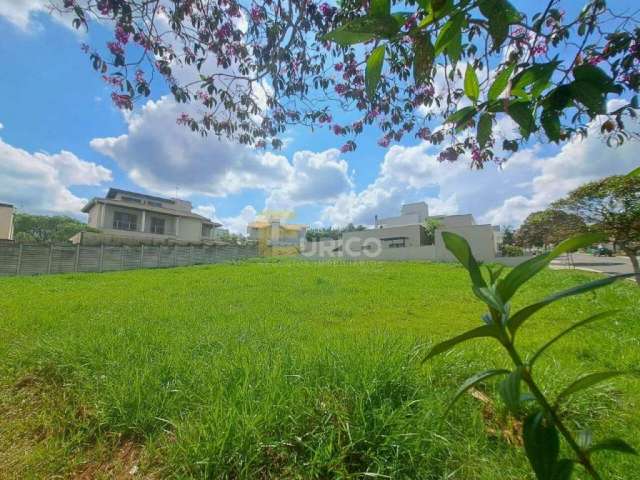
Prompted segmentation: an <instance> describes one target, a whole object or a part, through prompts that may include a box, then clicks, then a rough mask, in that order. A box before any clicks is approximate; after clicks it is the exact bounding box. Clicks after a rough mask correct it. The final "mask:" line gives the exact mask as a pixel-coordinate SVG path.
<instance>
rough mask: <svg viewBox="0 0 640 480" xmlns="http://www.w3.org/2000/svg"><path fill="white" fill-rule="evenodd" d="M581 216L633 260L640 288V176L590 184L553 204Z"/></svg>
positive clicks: (608, 179)
mask: <svg viewBox="0 0 640 480" xmlns="http://www.w3.org/2000/svg"><path fill="white" fill-rule="evenodd" d="M553 206H554V208H559V209H562V210H563V211H566V212H569V213H570V214H572V215H576V216H579V217H580V218H581V219H582V220H583V221H584V222H585V223H586V224H588V225H589V226H590V227H591V228H592V229H594V230H599V231H601V232H603V233H604V234H605V235H607V236H608V237H609V239H611V241H612V242H614V243H615V244H616V245H617V246H618V247H619V248H620V249H621V250H622V251H623V252H624V253H625V254H626V255H627V256H628V257H629V260H631V265H632V266H633V271H634V272H635V274H636V282H637V283H638V285H640V265H639V263H638V253H640V175H627V176H623V175H616V176H612V177H607V178H603V179H602V180H598V181H595V182H590V183H587V184H585V185H583V186H581V187H579V188H577V189H575V190H574V191H572V192H571V193H569V195H567V197H566V198H563V199H562V200H559V201H557V202H555V203H554V204H553Z"/></svg>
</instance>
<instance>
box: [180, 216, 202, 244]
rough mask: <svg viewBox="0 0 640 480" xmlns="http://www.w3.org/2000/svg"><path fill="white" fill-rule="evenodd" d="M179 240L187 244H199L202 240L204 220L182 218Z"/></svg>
mask: <svg viewBox="0 0 640 480" xmlns="http://www.w3.org/2000/svg"><path fill="white" fill-rule="evenodd" d="M178 239H179V240H182V241H186V242H199V241H200V240H202V220H198V219H197V218H190V217H180V228H179V231H178Z"/></svg>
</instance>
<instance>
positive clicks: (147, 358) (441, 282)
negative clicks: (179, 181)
mask: <svg viewBox="0 0 640 480" xmlns="http://www.w3.org/2000/svg"><path fill="white" fill-rule="evenodd" d="M595 276H596V275H594V274H589V273H584V272H582V273H580V272H570V271H545V272H542V273H541V274H540V275H538V277H536V279H535V280H534V281H533V282H531V283H530V284H529V285H527V286H526V287H524V288H523V289H522V293H521V294H519V295H518V296H516V300H515V303H516V305H515V306H516V307H517V306H518V305H522V304H523V303H524V302H530V301H532V300H535V299H539V298H542V297H543V296H545V295H547V294H548V293H550V292H552V291H554V290H557V289H560V288H568V287H570V286H573V285H576V284H578V283H580V282H583V281H585V280H587V279H589V278H594V277H595ZM611 308H619V309H621V311H620V313H619V314H618V315H617V316H616V317H614V318H613V319H612V320H604V321H602V322H599V323H598V322H597V323H594V324H592V325H590V326H588V327H585V328H584V329H582V330H577V331H576V332H575V333H572V334H571V335H570V336H568V337H566V338H565V339H563V340H562V341H561V342H559V343H558V344H556V345H555V346H554V347H553V348H552V349H551V350H550V351H549V354H548V356H547V357H546V358H545V359H544V361H541V362H540V363H539V364H538V366H537V367H536V373H537V374H538V376H539V377H540V378H541V380H542V382H541V383H542V384H543V385H544V387H545V389H546V390H547V391H549V392H551V393H553V392H557V391H558V390H559V389H560V388H561V386H563V385H564V384H566V383H567V382H568V381H570V380H572V379H573V378H575V377H576V376H578V375H580V374H583V373H586V372H593V371H596V370H599V369H610V368H637V367H638V365H639V364H640V340H639V339H640V289H638V288H637V287H636V286H635V285H634V284H632V283H631V282H618V283H617V284H615V285H613V286H611V287H607V288H605V289H603V290H600V291H598V292H597V293H596V294H593V293H589V294H586V295H583V296H581V297H575V298H572V299H567V300H563V301H560V302H558V303H557V304H554V305H552V306H550V307H547V308H546V309H543V310H542V311H541V312H540V313H538V314H537V315H536V316H535V317H534V318H533V319H532V320H530V321H529V322H528V323H527V324H525V326H524V327H523V329H522V331H521V333H520V334H519V342H520V345H521V346H522V348H523V349H524V350H528V351H531V350H532V349H533V348H534V347H535V346H536V345H540V344H541V343H542V342H543V341H544V340H545V339H548V338H550V337H551V336H553V335H554V334H555V333H556V332H558V331H560V329H562V328H565V327H566V326H567V325H569V324H570V323H571V322H574V321H577V320H580V319H582V318H584V317H586V316H587V315H589V314H590V313H592V312H595V311H600V310H605V309H611ZM482 311H483V310H482V307H481V305H480V304H479V303H478V302H477V301H476V300H475V299H474V297H473V295H472V294H471V293H470V290H469V281H468V277H467V275H466V272H464V271H463V270H462V268H460V267H458V266H456V265H444V264H424V263H354V264H344V263H306V262H289V261H280V262H278V261H275V262H268V261H253V262H242V263H238V264H229V265H214V266H202V267H188V268H177V269H170V270H142V271H130V272H119V273H109V274H78V275H60V276H44V277H29V278H27V277H22V278H4V279H0V356H1V357H0V358H2V362H1V364H0V478H16V479H17V478H20V479H23V478H49V477H54V476H62V477H75V476H78V478H116V477H118V478H128V476H129V475H132V476H134V477H136V478H191V477H194V478H247V479H259V478H360V477H362V476H363V474H364V473H365V472H366V473H367V474H368V475H369V476H371V477H373V478H375V477H376V476H377V475H379V476H380V477H382V478H387V477H386V476H388V477H391V478H421V479H464V480H469V479H472V480H473V479H486V480H495V479H518V480H521V479H527V478H532V476H531V474H530V473H529V469H528V465H527V462H526V459H525V457H524V454H523V453H522V451H521V449H519V448H517V447H514V446H513V445H512V443H513V442H517V440H518V438H517V435H516V434H513V431H514V429H516V428H517V425H516V424H517V422H514V420H513V419H511V418H509V417H508V416H507V415H506V413H505V409H504V407H503V406H502V404H501V403H500V401H499V400H496V401H495V403H486V402H484V401H481V400H478V399H476V398H473V397H472V396H471V395H466V396H465V397H463V399H462V400H461V401H460V403H459V404H458V406H457V407H456V408H455V409H454V410H453V411H452V412H451V413H450V414H449V416H447V417H446V418H443V416H442V414H443V410H444V408H445V406H446V401H447V399H448V398H449V397H450V396H451V395H452V394H453V392H454V391H455V389H456V386H457V385H458V384H460V383H461V382H462V381H463V380H464V379H465V378H466V377H467V376H469V375H471V374H472V373H474V372H476V371H478V370H480V369H487V368H492V367H497V366H506V365H508V363H507V359H506V357H505V355H504V354H503V353H502V351H501V350H500V349H499V348H498V347H497V346H496V345H494V344H493V343H491V342H490V341H485V340H482V341H478V342H476V343H467V344H464V345H462V346H461V347H459V348H457V349H456V350H454V351H452V352H451V353H449V354H448V355H445V356H443V357H441V358H438V359H436V360H434V361H432V362H430V363H428V364H424V365H423V364H422V363H421V362H420V357H421V355H423V354H424V351H425V348H426V347H428V346H429V344H431V343H432V342H434V341H438V340H442V339H444V338H446V337H449V336H451V335H453V334H455V333H459V332H462V331H463V330H465V329H468V328H470V327H472V326H475V325H478V324H479V322H480V320H479V316H480V314H481V313H482ZM485 390H486V392H487V393H488V394H489V395H490V396H491V397H494V393H495V385H494V384H493V383H491V382H489V383H488V384H487V385H486V386H485ZM494 398H495V397H494ZM567 408H568V412H569V413H570V414H571V419H572V420H571V421H570V425H571V427H572V428H574V429H577V428H581V427H584V426H589V427H591V428H592V429H593V431H594V437H595V438H596V439H598V438H602V437H604V436H610V435H612V434H614V435H616V436H621V437H623V438H625V439H627V440H628V441H629V442H630V443H632V444H633V445H635V446H637V447H640V415H638V412H639V411H640V381H639V380H637V379H635V380H634V379H633V378H626V377H623V378H620V379H617V380H614V381H611V382H609V383H606V384H603V385H601V386H599V387H596V388H593V389H591V390H589V391H587V392H585V393H583V394H580V395H577V396H576V397H575V398H574V399H573V401H572V402H571V403H570V404H569V405H568V407H567ZM594 459H595V463H596V465H597V466H598V467H599V468H600V470H601V471H602V472H603V474H604V477H605V478H608V479H631V478H636V477H635V476H636V475H637V474H638V472H640V460H639V459H638V457H633V456H625V455H619V454H610V453H599V454H597V455H596V456H594ZM56 478H59V477H56ZM576 478H585V476H584V474H582V473H581V474H580V475H578V476H576Z"/></svg>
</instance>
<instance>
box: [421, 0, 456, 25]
mask: <svg viewBox="0 0 640 480" xmlns="http://www.w3.org/2000/svg"><path fill="white" fill-rule="evenodd" d="M420 6H421V7H422V9H423V10H424V11H425V13H426V15H425V17H424V18H423V19H422V21H421V22H420V24H419V25H418V30H422V29H424V28H425V27H427V26H428V25H431V24H432V23H434V22H435V21H437V20H440V19H441V18H444V17H445V16H447V15H449V13H450V12H451V11H452V10H453V7H454V4H453V0H434V1H431V0H421V3H420Z"/></svg>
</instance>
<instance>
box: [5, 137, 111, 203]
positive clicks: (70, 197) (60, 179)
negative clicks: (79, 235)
mask: <svg viewBox="0 0 640 480" xmlns="http://www.w3.org/2000/svg"><path fill="white" fill-rule="evenodd" d="M0 158H2V162H0V199H1V200H2V201H5V202H9V203H13V204H14V205H16V206H17V207H19V208H20V209H24V210H27V211H30V212H39V213H66V214H72V215H77V214H79V213H80V209H81V208H82V207H83V205H84V204H85V203H86V199H84V198H79V197H77V196H76V195H74V194H73V193H72V192H71V191H70V190H69V187H71V186H95V185H100V184H101V183H102V182H106V181H109V180H111V171H109V170H108V169H106V168H104V167H102V166H100V165H97V164H95V163H91V162H86V161H84V160H81V159H79V158H78V157H76V156H75V155H74V154H73V153H71V152H68V151H65V150H62V151H60V153H56V154H53V155H51V154H48V153H40V152H38V153H30V152H27V151H26V150H22V149H19V148H16V147H13V146H11V145H9V144H7V143H5V142H4V141H3V140H2V139H0Z"/></svg>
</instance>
